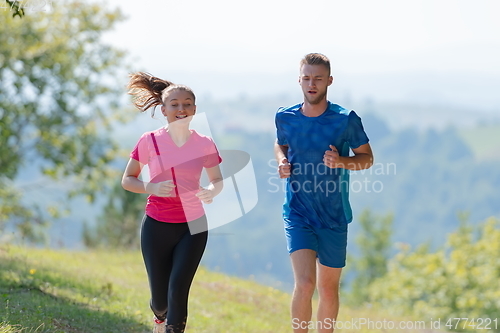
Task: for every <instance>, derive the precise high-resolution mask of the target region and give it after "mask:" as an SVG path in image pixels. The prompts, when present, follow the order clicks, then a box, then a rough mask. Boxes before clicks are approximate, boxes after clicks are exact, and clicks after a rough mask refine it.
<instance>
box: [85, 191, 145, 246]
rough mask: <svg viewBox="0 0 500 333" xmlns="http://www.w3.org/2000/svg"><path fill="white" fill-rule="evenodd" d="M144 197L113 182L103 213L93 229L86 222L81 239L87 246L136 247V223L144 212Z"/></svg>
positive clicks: (137, 230) (137, 229) (137, 233)
mask: <svg viewBox="0 0 500 333" xmlns="http://www.w3.org/2000/svg"><path fill="white" fill-rule="evenodd" d="M145 203H146V196H145V195H144V194H142V195H141V194H138V193H132V192H129V191H126V190H124V189H123V188H122V186H121V183H116V184H115V186H114V187H113V189H112V191H111V193H110V194H109V197H108V202H107V204H106V206H105V207H104V210H103V213H102V216H101V217H99V218H98V219H97V222H98V223H97V225H96V226H95V227H94V228H92V227H90V226H89V225H88V224H87V223H86V224H85V225H84V229H83V241H84V243H85V245H86V246H87V247H89V248H95V247H108V248H122V249H136V248H139V237H138V235H139V226H140V221H141V217H142V216H143V215H144V205H145Z"/></svg>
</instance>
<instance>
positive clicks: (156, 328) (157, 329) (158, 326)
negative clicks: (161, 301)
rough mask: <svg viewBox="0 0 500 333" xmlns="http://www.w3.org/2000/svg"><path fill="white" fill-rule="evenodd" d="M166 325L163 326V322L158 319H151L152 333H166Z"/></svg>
mask: <svg viewBox="0 0 500 333" xmlns="http://www.w3.org/2000/svg"><path fill="white" fill-rule="evenodd" d="M166 332H167V325H166V324H165V320H160V319H158V318H156V316H155V317H153V333H166Z"/></svg>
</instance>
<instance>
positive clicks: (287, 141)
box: [275, 102, 369, 228]
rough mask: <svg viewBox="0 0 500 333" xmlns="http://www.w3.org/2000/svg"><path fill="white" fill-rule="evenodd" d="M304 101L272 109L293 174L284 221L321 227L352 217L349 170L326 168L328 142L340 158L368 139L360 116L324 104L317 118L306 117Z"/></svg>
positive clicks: (341, 222) (288, 182)
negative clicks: (274, 111) (324, 109)
mask: <svg viewBox="0 0 500 333" xmlns="http://www.w3.org/2000/svg"><path fill="white" fill-rule="evenodd" d="M301 108H302V104H297V105H294V106H290V107H287V108H280V109H278V111H277V112H276V118H275V121H276V130H277V137H278V144H279V145H288V162H289V163H290V164H291V175H290V177H289V178H287V179H286V195H285V203H284V205H283V217H284V219H285V221H286V223H291V224H293V223H295V222H296V221H306V222H307V223H309V224H311V225H313V226H315V227H320V228H327V227H332V228H333V227H336V226H339V225H344V224H347V223H350V222H351V221H352V211H351V206H350V204H349V170H346V169H341V168H335V169H332V168H329V167H327V166H326V165H325V164H324V163H323V156H324V154H325V151H327V150H331V149H330V147H329V145H333V146H335V147H336V148H337V150H338V152H339V155H340V156H349V148H351V149H355V148H358V147H359V146H361V145H364V144H366V143H368V141H369V140H368V137H367V136H366V133H365V131H364V129H363V125H362V124H361V119H360V118H359V117H358V115H357V114H356V113H355V112H354V111H349V110H347V109H344V108H343V107H341V106H340V105H337V104H333V103H331V102H328V107H327V109H326V111H325V112H323V113H322V114H321V115H319V116H318V117H306V116H304V115H303V114H302V112H301Z"/></svg>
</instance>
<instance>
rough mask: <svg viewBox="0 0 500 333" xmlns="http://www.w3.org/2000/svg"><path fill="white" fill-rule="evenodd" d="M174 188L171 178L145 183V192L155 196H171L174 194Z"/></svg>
mask: <svg viewBox="0 0 500 333" xmlns="http://www.w3.org/2000/svg"><path fill="white" fill-rule="evenodd" d="M174 188H175V185H174V183H173V182H172V181H171V180H166V181H164V182H159V183H149V184H147V185H146V192H147V193H149V194H152V195H154V196H157V197H173V196H175V192H174V193H172V190H173V189H174Z"/></svg>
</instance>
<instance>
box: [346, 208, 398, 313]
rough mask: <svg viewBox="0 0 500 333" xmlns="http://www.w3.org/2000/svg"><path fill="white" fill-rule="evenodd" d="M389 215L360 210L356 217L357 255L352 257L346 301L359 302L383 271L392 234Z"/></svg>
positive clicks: (391, 218) (364, 300)
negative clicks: (352, 274) (347, 298)
mask: <svg viewBox="0 0 500 333" xmlns="http://www.w3.org/2000/svg"><path fill="white" fill-rule="evenodd" d="M392 221H393V217H392V215H391V214H389V215H386V216H382V217H379V216H375V215H374V214H373V213H371V212H370V210H364V211H363V213H362V214H361V216H360V218H359V223H360V225H361V230H360V231H359V233H358V236H357V237H356V245H357V246H358V248H359V251H360V252H361V253H360V257H359V258H356V259H354V264H353V266H354V271H355V272H356V276H355V278H354V280H353V281H352V288H351V294H350V297H349V298H350V301H351V302H353V303H355V304H362V303H364V302H366V301H367V300H368V287H369V285H370V284H371V283H372V282H374V281H375V280H376V279H377V278H379V277H381V276H383V275H384V274H385V273H386V272H387V262H388V260H389V254H390V253H389V251H390V246H391V236H392Z"/></svg>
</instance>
